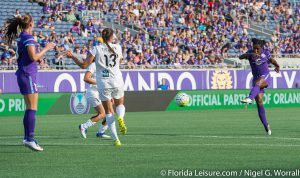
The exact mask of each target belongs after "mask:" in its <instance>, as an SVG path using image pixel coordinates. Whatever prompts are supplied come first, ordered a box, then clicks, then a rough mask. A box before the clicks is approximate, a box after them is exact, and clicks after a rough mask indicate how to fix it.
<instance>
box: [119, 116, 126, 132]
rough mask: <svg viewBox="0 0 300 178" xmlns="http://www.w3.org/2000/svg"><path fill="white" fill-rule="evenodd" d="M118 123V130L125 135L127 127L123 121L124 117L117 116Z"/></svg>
mask: <svg viewBox="0 0 300 178" xmlns="http://www.w3.org/2000/svg"><path fill="white" fill-rule="evenodd" d="M118 123H119V127H120V132H121V133H122V134H123V135H126V133H127V127H126V125H125V123H124V119H123V118H121V117H118Z"/></svg>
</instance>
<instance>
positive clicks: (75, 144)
mask: <svg viewBox="0 0 300 178" xmlns="http://www.w3.org/2000/svg"><path fill="white" fill-rule="evenodd" d="M41 145H42V146H78V147H90V146H113V145H112V144H86V143H82V144H78V143H74V144H73V143H42V144H41ZM0 146H21V143H13V144H8V143H5V144H0ZM122 146H124V147H186V146H195V147H201V146H221V147H224V146H229V147H230V146H237V147H240V146H247V147H248V146H251V147H253V146H255V147H257V146H262V147H300V145H291V144H243V143H241V144H239V143H236V144H231V143H229V144H227V143H225V144H223V143H212V144H210V143H209V144H205V143H204V144H201V143H199V144H189V143H174V144H172V143H169V144H168V143H166V144H157V143H155V144H123V145H122Z"/></svg>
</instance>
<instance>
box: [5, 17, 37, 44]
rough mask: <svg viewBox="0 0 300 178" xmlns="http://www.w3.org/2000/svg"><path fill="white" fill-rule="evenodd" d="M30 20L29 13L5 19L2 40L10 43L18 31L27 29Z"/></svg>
mask: <svg viewBox="0 0 300 178" xmlns="http://www.w3.org/2000/svg"><path fill="white" fill-rule="evenodd" d="M31 22H32V17H31V16H30V15H24V16H22V17H13V18H10V19H7V21H6V23H5V26H4V29H3V30H4V40H5V41H6V42H7V43H8V45H11V43H12V41H13V40H15V39H16V38H17V37H18V33H19V32H20V31H22V30H24V29H27V28H28V27H29V25H30V23H31Z"/></svg>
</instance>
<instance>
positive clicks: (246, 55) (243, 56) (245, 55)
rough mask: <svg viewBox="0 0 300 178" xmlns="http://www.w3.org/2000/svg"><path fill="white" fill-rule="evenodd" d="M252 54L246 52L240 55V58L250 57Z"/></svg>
mask: <svg viewBox="0 0 300 178" xmlns="http://www.w3.org/2000/svg"><path fill="white" fill-rule="evenodd" d="M249 56H250V54H248V53H245V54H242V55H240V56H239V59H249Z"/></svg>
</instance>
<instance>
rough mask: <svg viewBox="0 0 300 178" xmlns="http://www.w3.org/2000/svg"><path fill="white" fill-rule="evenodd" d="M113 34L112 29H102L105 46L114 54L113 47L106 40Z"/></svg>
mask: <svg viewBox="0 0 300 178" xmlns="http://www.w3.org/2000/svg"><path fill="white" fill-rule="evenodd" d="M113 35H114V31H113V30H112V29H111V28H105V29H104V30H103V31H102V38H103V42H104V43H105V44H106V46H107V47H108V49H109V51H110V52H111V53H113V54H116V52H115V51H114V49H112V47H111V46H110V45H109V44H108V42H107V41H109V40H110V39H111V38H112V37H113Z"/></svg>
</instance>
